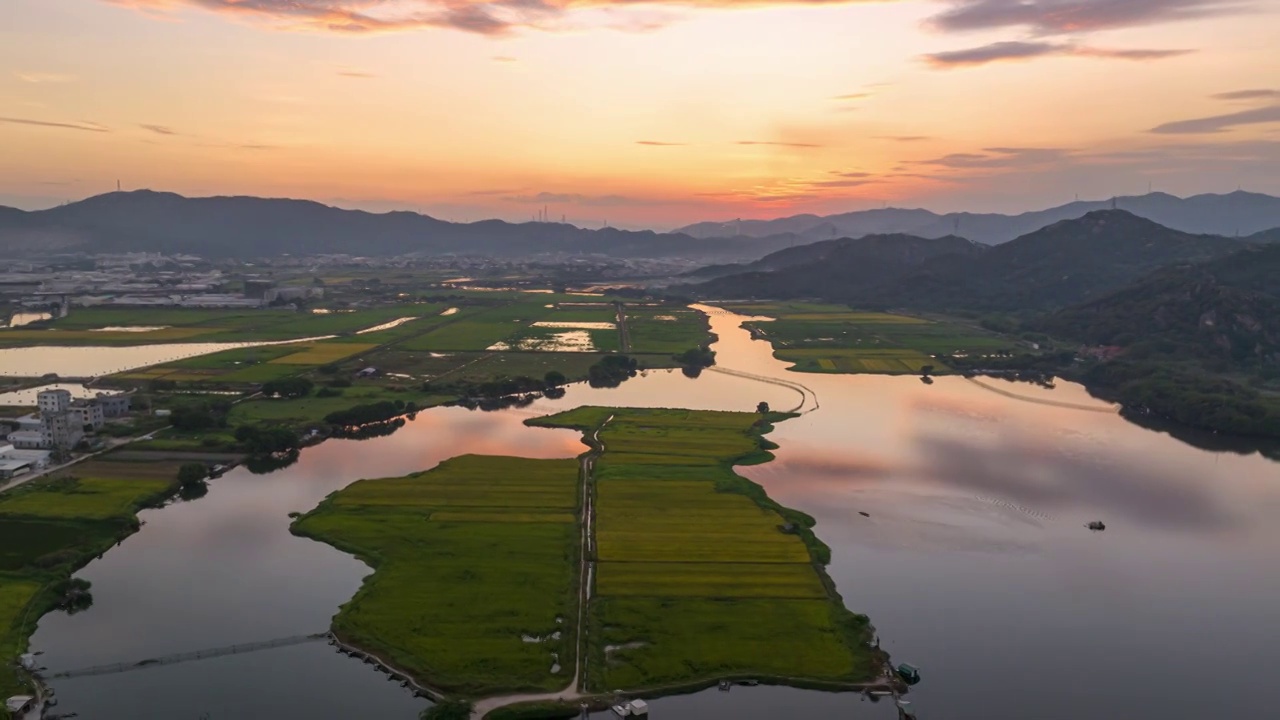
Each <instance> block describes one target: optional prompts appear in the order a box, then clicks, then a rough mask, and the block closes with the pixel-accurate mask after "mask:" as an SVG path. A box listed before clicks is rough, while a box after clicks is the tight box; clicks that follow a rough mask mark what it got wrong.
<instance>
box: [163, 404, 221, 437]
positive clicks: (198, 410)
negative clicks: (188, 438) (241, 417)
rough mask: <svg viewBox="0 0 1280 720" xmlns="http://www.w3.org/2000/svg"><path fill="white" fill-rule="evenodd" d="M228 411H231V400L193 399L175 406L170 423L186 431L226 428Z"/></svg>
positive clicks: (170, 416)
mask: <svg viewBox="0 0 1280 720" xmlns="http://www.w3.org/2000/svg"><path fill="white" fill-rule="evenodd" d="M228 412H231V403H230V401H227V400H192V401H188V402H184V403H180V404H178V405H175V406H173V408H172V409H171V414H170V415H169V424H170V425H172V426H173V427H174V428H176V429H178V430H182V431H185V432H200V431H201V430H214V429H217V428H224V427H226V426H227V413H228Z"/></svg>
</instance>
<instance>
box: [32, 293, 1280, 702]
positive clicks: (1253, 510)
mask: <svg viewBox="0 0 1280 720" xmlns="http://www.w3.org/2000/svg"><path fill="white" fill-rule="evenodd" d="M740 320H741V318H740V317H737V316H731V315H728V314H724V313H716V314H714V315H713V324H714V329H715V331H716V332H717V333H718V334H719V335H720V337H721V342H720V343H719V345H718V346H717V350H719V352H720V355H719V360H720V363H721V366H722V367H723V368H727V369H733V370H739V371H745V372H750V373H756V374H761V375H767V376H770V377H776V378H780V379H784V380H787V381H790V382H799V383H803V384H804V385H805V386H806V387H807V388H809V389H810V390H812V391H813V393H816V395H817V397H818V400H819V402H820V408H819V409H817V410H815V411H813V412H809V413H807V414H805V415H803V416H802V417H800V418H797V419H794V420H790V421H787V422H785V423H782V424H780V425H779V426H778V428H777V430H776V431H775V432H774V434H773V435H772V436H771V437H772V439H773V440H775V441H776V442H778V443H779V444H780V445H781V446H782V447H781V449H780V450H778V451H777V453H776V454H777V456H778V458H777V460H776V461H775V462H773V463H770V464H768V465H762V466H756V467H751V468H744V469H743V471H742V472H743V473H744V474H747V475H749V476H750V477H752V478H753V479H755V480H757V481H758V482H760V483H762V484H763V485H765V487H766V488H767V489H768V490H769V493H770V494H771V495H772V496H773V497H775V498H776V499H778V500H779V501H780V502H782V503H784V504H786V505H790V506H792V507H796V508H799V509H802V510H805V511H806V512H809V513H810V514H812V515H814V516H815V517H816V518H817V519H818V523H819V524H818V528H817V530H818V534H819V536H820V537H821V538H822V539H823V540H825V541H826V542H827V543H828V544H830V545H831V546H832V548H833V563H832V566H831V568H830V570H831V574H832V576H833V577H834V578H835V580H836V581H837V584H838V585H839V588H840V591H841V592H842V593H843V595H844V597H845V600H846V603H847V604H848V605H849V606H850V607H851V608H853V609H855V610H858V611H861V612H866V613H868V614H869V615H871V618H872V621H873V622H874V623H875V625H876V626H877V628H878V629H879V632H880V636H881V638H882V643H883V645H884V646H885V647H886V648H887V649H889V651H890V652H891V653H893V655H894V658H895V660H896V661H910V662H914V663H916V664H918V665H920V666H922V667H923V669H924V676H925V680H924V682H923V683H922V684H921V685H920V686H918V687H917V688H916V690H914V691H913V692H912V696H911V699H912V700H913V702H914V703H915V705H916V707H917V708H918V709H919V711H920V716H921V718H922V720H930V719H933V718H947V719H949V720H953V719H957V720H970V719H973V720H977V719H978V718H984V719H990V718H1011V719H1012V718H1036V719H1037V720H1057V719H1058V718H1062V719H1063V720H1066V719H1067V718H1071V719H1073V720H1075V719H1077V718H1082V717H1096V718H1148V717H1150V718H1161V720H1182V719H1184V718H1185V719H1186V720H1191V719H1192V718H1195V719H1196V720H1199V719H1201V718H1205V717H1230V716H1232V715H1239V716H1256V717H1265V716H1267V713H1270V712H1271V711H1273V710H1274V703H1273V702H1271V701H1270V700H1269V698H1268V688H1269V687H1271V681H1272V678H1271V672H1270V671H1271V669H1272V668H1274V667H1276V666H1277V665H1280V650H1278V649H1277V648H1280V573H1277V572H1276V568H1277V560H1276V558H1277V557H1280V523H1276V522H1274V518H1275V516H1276V514H1277V512H1280V465H1277V464H1275V463H1271V462H1269V461H1267V460H1264V459H1262V458H1261V457H1259V456H1257V455H1251V456H1249V455H1237V454H1229V453H1216V454H1215V453H1210V452H1206V451H1203V450H1197V449H1195V448H1192V447H1191V446H1188V445H1185V444H1183V443H1181V442H1179V441H1177V440H1174V439H1172V438H1170V437H1168V436H1167V435H1163V434H1159V433H1155V432H1151V431H1148V430H1144V429H1142V428H1139V427H1137V426H1135V425H1132V424H1130V423H1128V422H1126V421H1125V420H1124V419H1122V418H1121V417H1119V416H1118V415H1117V414H1115V411H1114V408H1111V407H1110V406H1108V405H1106V404H1104V403H1100V402H1097V401H1094V400H1092V399H1091V398H1089V397H1088V395H1087V394H1086V393H1084V391H1083V389H1081V388H1079V387H1077V386H1072V385H1066V386H1063V387H1060V388H1058V389H1057V390H1053V391H1048V390H1042V389H1039V388H1035V387H1032V386H1013V385H1001V386H999V387H1000V388H1001V389H1002V390H1005V391H1011V392H1014V393H1016V394H1019V395H1021V396H1024V397H1025V399H1016V398H1011V397H1007V396H1006V395H1002V394H997V393H995V392H992V391H991V390H989V389H986V388H984V387H981V386H979V385H977V384H974V383H971V382H968V381H965V380H963V379H960V378H942V379H939V380H938V381H937V382H936V383H935V384H933V385H931V386H926V385H923V384H921V383H920V381H919V380H918V379H916V378H885V377H871V376H834V375H833V376H824V375H799V374H794V373H786V372H785V371H784V370H783V367H784V366H785V365H784V364H783V363H780V362H778V361H776V360H774V359H773V358H772V355H771V353H770V352H769V348H768V345H767V344H765V343H759V342H753V341H751V340H750V339H749V338H748V337H747V335H746V333H745V332H744V331H741V330H739V329H738V328H737V325H738V323H739V322H740ZM800 396H801V395H800V393H799V392H797V391H796V390H793V389H789V388H786V387H780V386H776V385H767V384H761V383H759V382H757V381H753V380H750V379H746V378H741V377H733V376H729V375H725V374H722V373H715V372H707V373H704V374H703V376H702V377H701V378H699V379H697V380H691V379H688V378H685V377H683V376H682V375H680V374H678V373H669V372H653V373H649V374H648V375H647V376H646V377H643V378H637V379H635V380H632V381H630V382H628V383H627V384H625V385H623V386H622V387H621V388H617V389H614V390H592V389H590V388H586V387H583V386H574V387H572V388H570V389H569V392H568V394H567V395H566V397H565V398H563V399H560V400H557V401H549V400H544V401H539V402H538V403H536V404H535V405H534V406H532V407H530V408H525V409H521V410H511V411H504V412H496V413H480V412H469V411H466V410H462V409H458V408H442V409H436V410H430V411H426V412H423V413H421V414H419V416H418V418H417V420H416V421H413V422H411V423H409V424H408V425H407V426H406V427H405V428H404V429H402V430H401V431H400V432H398V433H396V434H395V435H392V436H390V437H386V438H378V439H374V440H368V441H363V442H357V441H330V442H327V443H325V444H323V445H320V446H318V447H315V448H311V449H308V450H306V451H304V452H303V454H302V458H301V460H300V461H299V462H298V463H297V464H296V465H294V466H292V467H290V468H287V469H285V470H282V471H279V472H276V473H273V474H271V475H266V476H253V475H249V474H248V473H247V472H245V471H243V470H238V471H236V472H233V473H231V474H228V475H227V476H225V477H223V478H220V479H218V480H215V481H214V482H213V483H212V484H211V490H210V492H209V495H208V496H207V497H205V498H202V499H200V500H198V501H195V502H192V503H180V504H176V505H173V506H170V507H167V508H164V509H160V510H152V511H146V512H144V513H143V516H142V517H143V520H144V521H145V522H146V525H145V526H144V527H143V529H142V531H141V532H139V533H138V534H136V535H134V536H132V537H130V538H129V539H127V540H125V541H124V543H123V544H122V546H121V547H119V548H117V549H115V550H112V551H111V552H109V553H107V554H106V555H105V556H104V557H103V558H102V559H101V560H98V561H96V562H94V563H93V564H91V565H90V566H88V567H87V568H85V569H84V570H83V571H82V572H81V573H80V576H82V577H85V578H87V579H89V580H91V581H92V582H93V585H94V587H93V592H94V598H95V604H94V606H93V608H92V609H91V610H89V611H88V612H85V613H82V614H80V615H75V616H66V615H61V614H56V615H49V616H47V617H46V618H44V619H43V620H42V621H41V623H40V628H39V631H38V632H37V634H36V636H35V637H34V639H33V642H32V645H33V648H34V649H36V650H43V651H45V652H46V654H45V655H44V656H42V660H43V661H44V662H45V664H46V665H48V666H49V667H50V668H51V669H52V670H55V671H56V670H64V669H71V668H76V667H83V666H89V665H96V664H100V663H111V662H133V661H137V660H140V659H144V658H148V657H154V656H158V655H162V654H165V653H174V652H185V651H190V650H196V649H201V648H210V647H219V646H224V645H228V644H233V643H241V642H253V641H259V640H267V639H272V638H278V637H285V636H290V635H297V634H305V633H312V632H317V631H322V630H324V629H326V628H327V627H328V623H329V620H330V618H331V617H332V615H333V613H334V612H335V611H336V610H337V608H338V606H339V605H340V604H341V603H343V602H345V601H346V600H347V599H349V598H350V597H351V595H352V594H353V593H354V592H355V590H356V589H357V588H358V586H359V584H360V581H361V578H362V577H363V576H364V575H365V574H367V572H368V569H367V567H365V566H364V565H363V564H362V563H360V562H359V561H357V560H355V559H353V558H351V557H349V556H347V555H344V554H342V553H340V552H338V551H336V550H333V549H332V548H330V547H329V546H327V545H323V544H320V543H316V542H313V541H310V540H305V539H302V538H295V537H293V536H291V535H290V534H289V533H288V525H289V518H288V517H287V514H288V513H289V512H291V511H306V510H309V509H311V508H312V507H314V506H315V504H316V503H317V502H318V501H319V500H320V499H321V498H323V497H324V496H325V495H327V494H328V493H330V492H332V491H334V490H336V489H339V488H341V487H343V486H345V485H347V484H348V483H350V482H351V481H353V480H355V479H358V478H361V477H377V476H384V475H399V474H403V473H406V472H410V471H414V470H421V469H424V468H428V467H431V466H433V465H435V464H436V463H438V462H439V461H440V460H443V459H445V458H448V457H452V456H455V455H458V454H462V453H489V454H507V455H518V456H524V457H568V456H572V455H576V454H578V453H580V452H582V451H583V449H584V446H583V445H582V444H581V442H580V439H579V436H578V434H577V433H576V432H572V431H564V430H548V429H538V428H527V427H524V426H523V425H522V421H523V420H524V419H525V418H527V417H530V416H533V415H540V414H545V413H549V412H556V411H560V410H563V409H568V408H570V407H574V406H577V405H581V404H584V403H596V404H609V405H618V406H626V405H632V406H670V407H698V408H720V409H735V410H750V409H752V408H754V407H755V404H756V403H757V402H759V401H761V400H765V401H767V402H769V403H770V404H771V405H772V406H773V407H775V408H789V407H793V406H795V405H796V404H797V403H798V402H799V401H800ZM1047 403H1052V404H1047ZM1066 406H1070V407H1066ZM807 407H812V402H809V403H808V404H807ZM1081 408H1087V409H1081ZM861 512H865V513H867V514H868V515H870V517H864V516H863V515H861V514H860V513H861ZM1094 519H1101V520H1104V521H1105V522H1106V523H1107V525H1108V529H1107V531H1106V532H1104V533H1092V532H1090V531H1088V530H1086V529H1085V528H1084V524H1085V523H1087V522H1088V521H1090V520H1094ZM54 688H55V689H56V690H57V692H58V695H59V698H60V700H61V703H60V705H59V708H58V709H59V711H61V712H70V711H77V712H79V713H80V716H81V717H83V718H86V719H89V720H92V719H95V718H100V719H104V720H124V719H125V718H131V719H134V718H192V719H193V720H194V718H198V717H200V716H201V714H202V713H209V716H210V717H211V718H247V719H253V718H281V717H287V718H294V717H297V718H303V717H306V718H312V717H315V718H328V717H343V716H345V717H369V718H404V719H406V720H407V719H409V718H413V717H414V716H415V714H416V712H418V710H420V709H421V708H422V707H424V706H425V703H423V702H422V701H420V700H416V699H414V698H412V697H411V696H410V695H408V694H407V693H406V692H404V691H403V690H401V689H400V688H399V687H398V686H397V685H395V684H394V683H389V682H387V681H386V680H385V678H384V676H382V675H379V674H378V673H376V672H374V671H372V670H370V669H369V667H368V666H365V665H363V664H361V663H359V662H358V661H355V660H351V659H348V658H346V657H344V656H341V655H338V654H336V653H335V652H334V651H333V650H332V649H331V648H329V647H328V646H326V645H323V644H310V645H300V646H295V647H289V648H280V649H276V650H270V651H265V652H260V653H256V654H247V655H238V656H231V657H224V658H220V659H216V660H207V661H201V662H197V663H190V664H185V665H171V666H165V667H160V668H154V669H148V670H139V671H135V672H130V673H123V674H117V675H106V676H98V677H87V678H79V679H74V680H64V681H58V682H55V683H54ZM652 708H653V715H654V717H659V718H664V719H665V718H675V719H677V720H694V719H695V718H709V717H719V716H725V717H730V716H732V717H739V718H748V719H749V720H755V719H756V718H759V719H760V720H764V718H778V717H802V718H807V717H813V718H837V717H856V718H889V717H894V713H893V712H892V708H891V707H890V706H889V705H888V704H886V703H881V704H878V705H874V704H872V703H868V702H862V701H860V700H859V698H858V697H857V696H854V695H836V694H827V693H813V692H804V691H799V690H790V689H785V688H735V689H734V690H733V691H732V692H730V693H720V692H717V691H714V690H713V691H710V692H705V693H699V694H695V695H689V696H681V697H674V698H664V699H659V700H656V701H654V702H653V703H652ZM602 717H603V716H602Z"/></svg>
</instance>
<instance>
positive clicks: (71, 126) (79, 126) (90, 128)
mask: <svg viewBox="0 0 1280 720" xmlns="http://www.w3.org/2000/svg"><path fill="white" fill-rule="evenodd" d="M0 122H3V123H10V124H13V125H34V126H37V127H47V128H60V129H64V130H83V131H85V132H96V133H107V132H111V128H108V127H104V126H102V125H99V124H97V123H91V122H57V121H52V120H31V119H29V118H14V117H0Z"/></svg>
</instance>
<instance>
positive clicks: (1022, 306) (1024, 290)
mask: <svg viewBox="0 0 1280 720" xmlns="http://www.w3.org/2000/svg"><path fill="white" fill-rule="evenodd" d="M899 237H901V236H899ZM915 240H918V241H920V242H926V241H923V240H920V239H918V238H916V239H915ZM956 240H958V239H956ZM960 242H963V241H960ZM968 245H972V244H971V243H970V244H968ZM1246 245H1247V244H1246V243H1243V242H1241V241H1237V240H1233V239H1228V238H1223V237H1218V236H1207V235H1190V234H1187V233H1182V232H1178V231H1176V230H1170V229H1169V228H1166V227H1163V226H1161V225H1158V224H1156V223H1153V222H1151V221H1150V220H1145V219H1143V218H1140V217H1137V216H1136V215H1133V214H1131V213H1128V212H1125V211H1123V210H1100V211H1096V212H1092V213H1089V214H1088V215H1085V216H1084V217H1082V218H1078V219H1075V220H1064V221H1062V222H1058V223H1055V224H1053V225H1050V226H1049V227H1046V228H1042V229H1040V230H1037V231H1035V232H1032V233H1029V234H1027V235H1023V236H1022V237H1019V238H1017V239H1015V240H1013V241H1010V242H1008V243H1005V244H1003V245H999V246H996V247H994V248H991V249H988V250H981V251H980V250H975V249H973V248H968V249H965V250H963V251H960V252H952V253H945V254H940V255H936V256H931V257H929V258H926V259H924V260H923V261H922V262H920V263H918V267H911V268H909V269H908V270H907V271H905V272H898V273H895V274H892V275H883V274H881V273H880V272H878V271H877V267H876V260H875V258H873V257H871V256H868V255H867V254H866V253H864V252H860V251H859V246H858V245H856V244H847V245H845V246H844V247H846V248H848V251H847V252H845V253H842V254H839V255H836V254H831V255H827V256H824V257H821V258H819V259H817V260H814V261H812V262H809V263H806V264H801V265H794V266H791V267H788V268H785V269H783V270H777V271H772V272H764V273H746V274H739V275H730V276H727V277H723V278H719V279H717V280H714V281H711V282H708V283H704V284H701V285H695V286H693V287H692V288H688V289H689V290H691V291H692V292H694V293H696V294H698V295H700V296H703V297H723V298H740V297H772V298H783V299H785V298H796V297H812V298H817V299H822V300H827V301H832V302H840V303H848V304H852V305H855V306H859V307H867V308H874V307H899V308H917V309H929V310H946V311H950V310H957V309H972V310H982V311H1018V312H1020V311H1042V310H1049V309H1057V308H1061V307H1064V306H1067V305H1071V304H1074V303H1079V302H1083V301H1085V300H1089V299H1091V298H1097V297H1100V296H1102V295H1105V294H1106V293H1109V292H1112V291H1115V290H1118V289H1120V288H1122V287H1124V286H1125V285H1127V284H1129V283H1131V282H1133V281H1135V280H1137V279H1139V278H1141V277H1143V276H1144V275H1146V274H1148V273H1150V272H1152V271H1153V270H1156V269H1158V268H1160V267H1164V266H1168V265H1172V264H1176V263H1185V262H1195V261H1201V260H1209V259H1213V258H1217V257H1221V256H1223V255H1226V254H1228V253H1231V252H1233V251H1235V250H1238V249H1240V248H1242V247H1245V246H1246Z"/></svg>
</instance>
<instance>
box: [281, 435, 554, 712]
mask: <svg viewBox="0 0 1280 720" xmlns="http://www.w3.org/2000/svg"><path fill="white" fill-rule="evenodd" d="M577 485H578V462H577V461H576V460H572V459H568V460H526V459H521V458H507V457H481V456H474V455H470V456H464V457H459V458H454V459H452V460H448V461H446V462H444V463H441V464H440V465H439V466H438V467H436V468H435V469H433V470H430V471H427V472H423V473H416V474H414V475H411V476H408V477H404V478H388V479H383V480H362V481H360V482H357V483H354V484H352V485H351V486H349V487H347V488H346V489H344V490H341V491H339V492H337V493H335V494H333V495H331V496H330V497H329V498H328V499H327V500H325V502H324V503H322V504H321V505H320V507H319V508H317V509H316V510H313V511H312V512H311V513H309V514H307V515H305V516H304V517H302V518H301V519H299V520H298V521H297V522H296V523H295V525H294V531H295V532H296V533H298V534H300V535H304V536H307V537H312V538H315V539H317V540H321V541H323V542H327V543H329V544H331V545H334V546H335V547H338V548H339V549H342V550H344V551H347V552H351V553H353V554H355V555H357V556H359V557H360V558H362V559H364V560H365V561H366V562H368V563H369V564H371V565H373V566H374V573H373V574H372V575H370V576H369V577H368V578H366V580H365V583H364V586H363V587H362V588H361V589H360V591H359V592H358V593H357V594H356V596H355V597H354V598H353V599H352V600H351V601H350V602H348V603H347V604H346V605H344V606H343V607H342V610H341V611H340V612H339V613H338V615H337V617H336V618H335V619H334V630H335V632H337V633H338V635H339V636H341V637H343V638H344V639H346V640H348V641H352V642H354V643H356V644H357V645H359V646H361V647H363V648H367V649H369V650H372V651H373V652H375V653H378V654H379V655H382V656H384V657H386V658H387V659H388V660H390V661H391V662H392V663H393V664H395V665H396V666H397V667H400V668H403V669H404V670H406V671H408V672H411V673H413V674H414V675H415V676H417V677H419V678H421V679H423V680H424V681H426V682H428V683H430V684H432V685H434V686H436V687H439V688H441V689H443V690H445V691H447V692H452V693H459V694H461V695H464V696H479V695H485V694H495V693H501V692H518V691H550V690H556V689H560V688H562V687H564V686H565V685H566V684H568V682H569V679H570V675H571V674H572V668H573V666H574V657H575V648H576V641H575V638H574V632H573V630H574V619H575V618H576V617H577V615H576V605H577V602H576V597H577V573H578V540H579V534H578V528H577V525H576V523H575V522H574V520H575V519H576V514H575V511H576V509H577V506H578V496H577ZM513 508H518V510H517V511H515V512H512V509H513ZM556 633H559V637H553V636H554V635H555V634H556ZM526 636H527V637H528V639H530V640H536V641H533V642H529V641H526V639H525V638H526ZM553 655H554V656H556V657H558V658H559V659H558V662H559V664H560V665H561V666H562V668H564V669H561V670H560V672H558V673H553V672H552V665H553V662H555V661H554V660H553Z"/></svg>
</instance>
